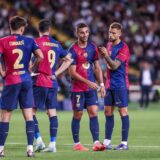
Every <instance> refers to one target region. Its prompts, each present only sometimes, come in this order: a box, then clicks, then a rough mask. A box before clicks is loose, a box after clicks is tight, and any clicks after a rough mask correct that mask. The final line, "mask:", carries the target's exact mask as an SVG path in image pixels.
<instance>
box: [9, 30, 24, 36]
mask: <svg viewBox="0 0 160 160" xmlns="http://www.w3.org/2000/svg"><path fill="white" fill-rule="evenodd" d="M11 34H19V35H23V33H22V32H21V31H11Z"/></svg>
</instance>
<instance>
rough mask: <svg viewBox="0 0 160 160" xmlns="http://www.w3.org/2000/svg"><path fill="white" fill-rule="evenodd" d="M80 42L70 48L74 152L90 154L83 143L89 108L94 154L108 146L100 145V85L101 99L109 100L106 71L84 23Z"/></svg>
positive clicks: (78, 27)
mask: <svg viewBox="0 0 160 160" xmlns="http://www.w3.org/2000/svg"><path fill="white" fill-rule="evenodd" d="M76 36H77V41H76V42H75V43H74V44H73V45H72V46H71V47H70V49H69V51H68V52H69V53H70V54H71V55H72V58H73V63H72V65H71V66H70V69H69V72H70V75H71V77H72V78H73V82H72V83H73V86H72V97H71V98H72V107H73V119H72V124H71V128H72V136H73V140H74V146H73V150H79V151H88V150H89V149H88V148H86V147H84V146H83V145H82V144H81V143H80V140H79V130H80V120H81V117H82V114H83V109H84V108H86V109H87V112H88V116H89V119H90V131H91V134H92V138H93V141H94V145H93V148H92V149H93V151H101V150H104V149H105V148H104V146H103V145H102V144H101V143H100V142H99V123H98V116H97V113H98V97H97V89H98V88H99V86H98V84H97V83H96V82H95V76H94V72H95V75H96V79H97V81H98V83H99V85H100V92H101V96H102V97H104V96H105V87H104V83H103V77H102V71H101V68H100V65H99V61H98V50H97V47H96V46H95V45H94V44H93V43H91V42H88V37H89V27H88V25H87V24H85V23H80V24H78V25H77V27H76Z"/></svg>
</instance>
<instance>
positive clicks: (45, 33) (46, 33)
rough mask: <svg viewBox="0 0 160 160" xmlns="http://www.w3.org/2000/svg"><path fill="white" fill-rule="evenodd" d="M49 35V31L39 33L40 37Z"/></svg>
mask: <svg viewBox="0 0 160 160" xmlns="http://www.w3.org/2000/svg"><path fill="white" fill-rule="evenodd" d="M49 35H50V33H49V32H44V33H40V37H42V36H49Z"/></svg>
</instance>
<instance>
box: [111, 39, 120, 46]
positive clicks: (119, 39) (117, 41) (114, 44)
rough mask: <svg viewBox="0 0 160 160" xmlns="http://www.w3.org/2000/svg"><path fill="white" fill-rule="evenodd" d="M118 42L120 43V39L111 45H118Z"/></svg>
mask: <svg viewBox="0 0 160 160" xmlns="http://www.w3.org/2000/svg"><path fill="white" fill-rule="evenodd" d="M120 42H121V40H120V39H117V40H116V41H114V42H113V43H112V45H113V46H115V45H117V44H119V43H120Z"/></svg>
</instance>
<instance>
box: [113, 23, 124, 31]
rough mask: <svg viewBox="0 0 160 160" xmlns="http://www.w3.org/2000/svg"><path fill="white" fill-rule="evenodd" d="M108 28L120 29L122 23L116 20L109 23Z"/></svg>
mask: <svg viewBox="0 0 160 160" xmlns="http://www.w3.org/2000/svg"><path fill="white" fill-rule="evenodd" d="M110 28H116V29H118V30H121V31H122V25H121V24H120V23H118V22H113V23H112V24H111V25H110Z"/></svg>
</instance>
